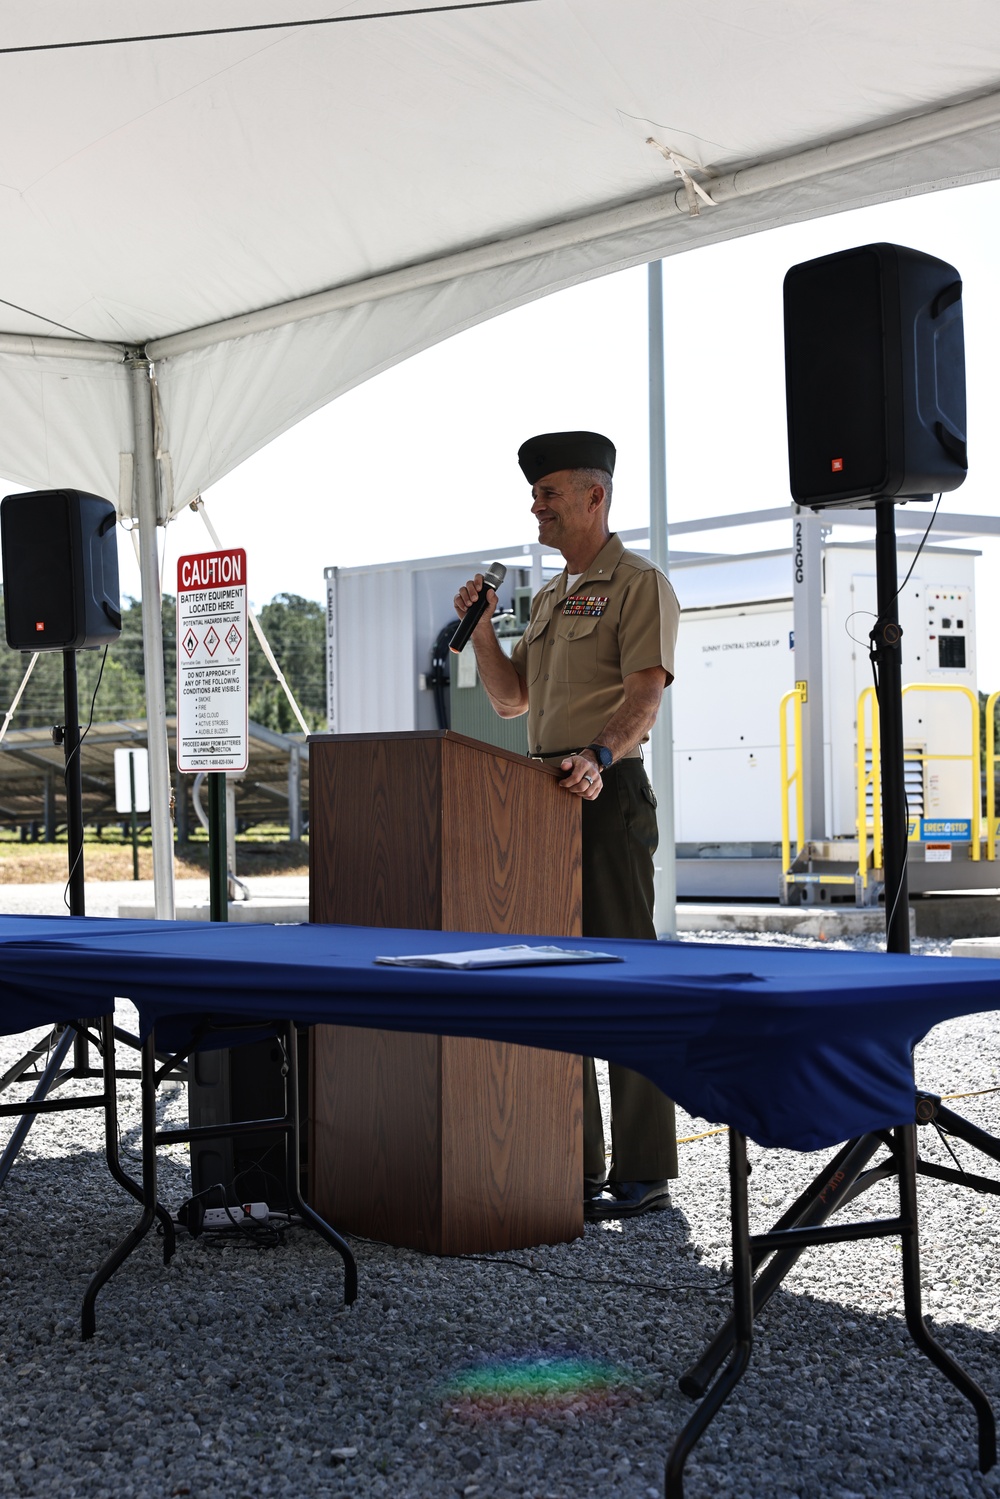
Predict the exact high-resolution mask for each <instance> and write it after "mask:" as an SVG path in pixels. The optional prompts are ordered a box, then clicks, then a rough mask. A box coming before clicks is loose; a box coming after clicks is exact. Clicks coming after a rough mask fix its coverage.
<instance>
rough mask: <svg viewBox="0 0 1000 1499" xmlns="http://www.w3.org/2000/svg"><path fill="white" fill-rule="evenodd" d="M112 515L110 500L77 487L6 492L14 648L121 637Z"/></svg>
mask: <svg viewBox="0 0 1000 1499" xmlns="http://www.w3.org/2000/svg"><path fill="white" fill-rule="evenodd" d="M115 518H116V517H115V507H114V505H111V504H109V502H108V501H107V500H102V499H99V498H98V497H97V495H96V494H84V493H83V492H82V491H81V490H79V489H40V490H36V491H35V492H34V493H32V494H9V495H7V496H6V498H5V499H4V500H3V501H2V503H0V545H2V550H3V608H4V618H5V620H6V625H7V644H8V645H9V646H10V647H11V648H12V650H15V651H62V650H72V651H80V650H85V649H86V647H87V646H95V645H103V644H104V643H105V641H110V640H117V639H118V636H119V635H120V634H121V628H122V616H121V607H120V602H119V596H118V542H117V537H116V535H115Z"/></svg>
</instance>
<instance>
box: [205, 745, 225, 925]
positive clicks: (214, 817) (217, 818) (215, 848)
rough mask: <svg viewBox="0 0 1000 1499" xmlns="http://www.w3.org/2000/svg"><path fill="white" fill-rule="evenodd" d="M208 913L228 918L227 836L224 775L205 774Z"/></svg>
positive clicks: (218, 917)
mask: <svg viewBox="0 0 1000 1499" xmlns="http://www.w3.org/2000/svg"><path fill="white" fill-rule="evenodd" d="M207 779H208V914H209V918H210V920H212V921H228V920H229V869H228V865H229V859H228V848H227V839H226V774H225V771H222V770H213V771H211V772H210V774H209V776H208V778H207Z"/></svg>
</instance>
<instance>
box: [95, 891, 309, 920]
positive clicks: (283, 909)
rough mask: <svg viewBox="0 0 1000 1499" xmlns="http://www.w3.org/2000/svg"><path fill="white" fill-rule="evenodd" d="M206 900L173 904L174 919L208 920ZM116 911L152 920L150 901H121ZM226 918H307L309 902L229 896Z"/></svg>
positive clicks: (134, 917)
mask: <svg viewBox="0 0 1000 1499" xmlns="http://www.w3.org/2000/svg"><path fill="white" fill-rule="evenodd" d="M209 910H210V907H209V904H208V901H197V902H194V903H191V902H181V901H178V903H177V907H176V919H177V920H178V921H208V920H209ZM118 915H119V916H124V917H130V918H131V919H132V920H137V921H152V919H153V915H154V912H153V904H152V902H150V903H149V904H148V905H147V904H145V902H143V903H141V904H135V905H125V904H123V905H120V906H119V907H118ZM229 920H230V921H235V922H237V923H244V924H245V923H247V922H249V923H251V924H253V923H256V922H260V923H265V922H267V923H273V922H281V921H294V922H300V921H308V920H309V902H308V901H304V900H295V899H289V900H281V899H277V900H275V899H274V898H273V897H272V898H271V899H270V900H231V901H230V902H229Z"/></svg>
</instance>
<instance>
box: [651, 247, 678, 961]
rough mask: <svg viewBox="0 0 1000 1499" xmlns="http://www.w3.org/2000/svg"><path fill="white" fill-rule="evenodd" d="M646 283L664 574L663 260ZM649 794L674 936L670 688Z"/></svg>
mask: <svg viewBox="0 0 1000 1499" xmlns="http://www.w3.org/2000/svg"><path fill="white" fill-rule="evenodd" d="M648 286H649V555H650V558H651V559H652V561H653V562H655V563H656V565H657V567H659V568H662V570H663V571H664V572H665V573H667V574H668V575H669V572H670V548H669V543H668V540H667V434H666V421H667V407H666V383H665V379H664V371H663V265H662V263H661V262H660V261H658V260H654V261H651V262H650V264H649V267H648ZM649 741H650V743H649V748H650V755H651V757H652V762H653V765H652V770H653V777H652V779H653V795H654V796H655V797H656V821H657V826H658V828H659V833H660V841H659V847H658V849H657V852H656V863H655V875H654V899H655V916H654V920H655V922H656V930H657V933H658V935H659V936H661V937H676V935H677V851H676V847H675V840H674V725H673V703H672V701H671V696H670V689H669V688H668V689H667V691H666V692H665V693H664V694H663V701H662V702H661V704H660V711H659V714H658V715H657V719H656V723H655V724H654V725H653V728H652V730H651V732H650V736H649Z"/></svg>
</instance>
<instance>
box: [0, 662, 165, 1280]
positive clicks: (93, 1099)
mask: <svg viewBox="0 0 1000 1499" xmlns="http://www.w3.org/2000/svg"><path fill="white" fill-rule="evenodd" d="M63 715H64V722H63V724H62V725H61V726H60V727H57V728H55V729H53V731H52V732H53V738H54V740H55V742H56V743H57V744H58V743H60V742H61V743H62V746H63V764H64V775H65V781H66V840H67V857H68V860H69V878H68V880H67V883H66V890H67V894H68V899H69V911H70V915H71V916H85V915H86V890H85V883H84V861H83V771H82V768H81V764H80V744H81V735H80V707H79V686H78V679H77V669H76V652H75V651H72V650H64V651H63ZM116 1040H118V1041H122V1042H124V1043H125V1044H126V1045H127V1046H131V1047H133V1048H134V1049H135V1050H136V1051H140V1052H141V1050H142V1043H141V1042H140V1040H139V1038H138V1036H133V1035H132V1034H131V1033H130V1032H129V1031H125V1030H122V1029H120V1028H119V1027H118V1026H116V1025H115V1023H114V1016H113V1015H105V1016H102V1017H101V1018H100V1019H98V1020H78V1021H75V1022H74V1023H73V1024H72V1025H65V1026H62V1025H60V1026H55V1027H54V1028H53V1030H52V1031H50V1032H49V1034H48V1036H46V1037H45V1038H44V1039H43V1040H41V1041H39V1042H36V1043H35V1045H34V1046H32V1047H30V1048H29V1050H28V1051H27V1052H26V1053H25V1054H24V1056H23V1057H21V1058H20V1060H19V1061H17V1062H15V1063H14V1065H13V1066H12V1067H10V1068H9V1069H8V1070H7V1071H6V1072H5V1073H4V1074H3V1076H2V1077H0V1094H2V1093H3V1092H4V1091H5V1090H6V1089H7V1088H9V1087H10V1086H11V1085H12V1084H13V1083H16V1082H34V1083H35V1087H34V1090H33V1092H32V1095H31V1098H30V1099H28V1100H27V1101H26V1102H24V1103H14V1104H0V1118H4V1117H8V1118H9V1117H12V1116H13V1117H17V1118H18V1124H17V1127H16V1129H15V1130H14V1133H13V1134H12V1135H11V1137H10V1139H9V1141H8V1142H7V1145H6V1147H5V1149H4V1151H3V1154H2V1155H0V1187H2V1186H3V1184H4V1182H5V1181H6V1179H7V1176H8V1174H9V1172H10V1169H11V1167H12V1166H13V1164H14V1162H15V1160H16V1159H17V1156H18V1153H19V1152H20V1149H21V1147H22V1145H23V1144H24V1141H25V1139H26V1138H27V1134H28V1131H29V1130H30V1128H31V1126H32V1124H33V1123H34V1121H35V1119H36V1118H37V1117H38V1115H39V1114H47V1113H54V1112H57V1111H58V1112H61V1111H63V1110H66V1109H77V1108H103V1109H104V1118H105V1156H106V1159H107V1164H108V1170H109V1171H110V1172H111V1175H112V1176H113V1177H114V1179H115V1181H116V1182H118V1183H119V1185H120V1186H122V1187H124V1188H125V1190H126V1191H127V1192H129V1193H130V1194H131V1195H132V1196H133V1197H134V1198H135V1199H136V1200H137V1201H138V1202H142V1200H143V1194H142V1188H141V1187H140V1185H139V1183H138V1182H136V1181H133V1180H132V1178H131V1177H130V1176H129V1175H127V1173H126V1172H125V1170H124V1169H123V1167H122V1165H121V1162H120V1160H119V1155H118V1108H117V1089H116V1082H117V1080H118V1079H119V1078H132V1079H135V1080H140V1079H141V1077H142V1073H141V1071H140V1070H139V1069H138V1068H136V1069H133V1070H131V1071H124V1070H121V1069H118V1068H117V1067H116V1065H115V1041H116ZM91 1044H93V1045H95V1046H96V1048H97V1050H98V1051H99V1053H100V1055H101V1065H100V1066H98V1067H95V1066H94V1065H93V1064H92V1061H91V1055H90V1047H91ZM71 1046H72V1049H73V1059H72V1062H71V1064H70V1065H69V1066H63V1063H64V1061H65V1060H66V1058H67V1054H68V1053H69V1050H70V1047H71ZM40 1067H41V1070H39V1068H40ZM88 1078H101V1079H102V1080H103V1082H104V1091H103V1093H100V1094H92V1095H88V1096H85V1097H80V1096H75V1097H71V1098H50V1097H49V1094H50V1093H54V1092H55V1091H56V1089H58V1088H61V1087H63V1085H64V1084H65V1083H68V1082H76V1081H82V1080H84V1079H88ZM157 1216H158V1217H159V1218H160V1222H161V1224H162V1225H163V1235H164V1258H165V1259H169V1258H170V1255H171V1254H172V1253H173V1247H174V1226H173V1223H172V1221H171V1219H170V1215H169V1214H168V1213H167V1212H166V1211H165V1210H164V1209H162V1208H160V1209H158V1214H157Z"/></svg>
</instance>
